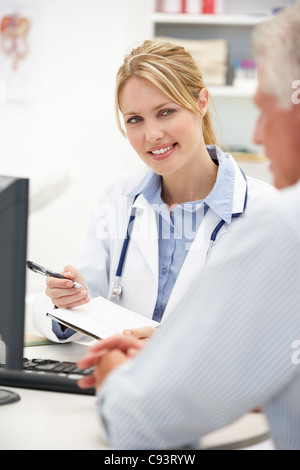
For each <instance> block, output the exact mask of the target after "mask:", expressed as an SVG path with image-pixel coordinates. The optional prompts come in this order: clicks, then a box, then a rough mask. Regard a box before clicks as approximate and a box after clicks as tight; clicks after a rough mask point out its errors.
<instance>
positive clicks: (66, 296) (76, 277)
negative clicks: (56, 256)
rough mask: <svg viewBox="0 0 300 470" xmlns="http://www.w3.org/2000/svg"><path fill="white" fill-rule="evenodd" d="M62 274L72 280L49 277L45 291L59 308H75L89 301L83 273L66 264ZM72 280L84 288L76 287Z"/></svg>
mask: <svg viewBox="0 0 300 470" xmlns="http://www.w3.org/2000/svg"><path fill="white" fill-rule="evenodd" d="M61 274H63V276H65V277H66V278H68V279H70V281H69V280H66V279H57V278H55V277H50V276H48V277H47V281H46V285H47V287H46V291H45V292H46V294H47V295H48V297H50V299H51V301H52V303H53V304H54V305H56V307H58V308H73V307H78V306H79V305H83V304H86V303H87V302H89V300H90V299H89V296H88V290H87V288H86V284H85V280H84V277H83V276H82V274H81V273H80V272H79V271H78V270H77V269H75V268H73V267H72V266H66V267H65V269H64V271H63V272H62V273H61ZM72 281H75V282H78V283H79V284H80V285H81V286H82V287H84V289H79V288H77V287H74V284H73V282H72Z"/></svg>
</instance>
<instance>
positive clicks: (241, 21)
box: [151, 11, 265, 26]
mask: <svg viewBox="0 0 300 470" xmlns="http://www.w3.org/2000/svg"><path fill="white" fill-rule="evenodd" d="M264 19H265V17H257V16H249V15H200V14H199V15H197V14H189V13H186V14H181V13H174V14H172V13H158V12H155V11H154V12H153V13H152V15H151V21H152V23H153V24H154V25H158V24H174V25H176V24H177V25H180V24H197V25H200V24H211V25H232V26H234V25H238V26H254V25H256V24H258V23H260V22H261V21H263V20H264Z"/></svg>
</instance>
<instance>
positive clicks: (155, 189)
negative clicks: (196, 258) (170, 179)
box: [130, 145, 235, 322]
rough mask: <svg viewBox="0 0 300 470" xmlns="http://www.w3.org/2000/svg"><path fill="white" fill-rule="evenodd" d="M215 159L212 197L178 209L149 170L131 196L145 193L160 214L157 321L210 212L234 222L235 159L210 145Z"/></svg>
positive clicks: (189, 203)
mask: <svg viewBox="0 0 300 470" xmlns="http://www.w3.org/2000/svg"><path fill="white" fill-rule="evenodd" d="M207 149H208V152H209V154H210V156H211V158H212V160H213V161H214V162H215V163H216V164H217V165H218V166H219V169H218V175H217V180H216V183H215V185H214V187H213V189H212V191H211V192H210V193H209V195H208V196H207V197H206V198H205V199H204V200H200V201H192V202H186V203H184V204H180V205H178V206H176V207H175V208H174V210H173V211H172V213H171V215H170V210H169V207H168V206H167V205H166V204H165V203H164V202H163V200H162V198H161V189H162V178H161V176H159V175H157V174H156V173H154V172H153V171H149V172H148V173H147V174H146V176H145V178H144V179H143V180H142V181H141V183H140V184H139V185H138V186H137V187H136V188H135V189H134V190H133V191H132V192H131V193H130V196H135V195H137V194H143V196H144V197H145V199H146V200H147V201H148V202H149V204H150V205H151V206H152V207H153V209H154V210H155V211H156V212H157V223H158V249H159V263H158V267H159V273H158V293H157V300H156V304H155V308H154V312H153V317H152V318H153V320H155V321H159V322H160V321H161V319H162V316H163V314H164V311H165V309H166V306H167V303H168V301H169V298H170V296H171V293H172V290H173V287H174V285H175V282H176V279H177V277H178V275H179V272H180V269H181V267H182V265H183V262H184V260H185V257H186V255H187V253H188V251H189V248H190V246H191V244H192V242H193V240H194V237H195V235H196V233H197V231H198V229H199V227H200V225H201V223H202V221H203V219H204V217H205V215H206V213H207V211H208V210H209V209H211V210H213V211H214V212H215V213H217V214H218V215H219V217H220V218H221V219H223V220H224V221H225V222H227V223H230V222H231V215H232V206H233V195H234V176H235V170H234V165H233V162H232V160H230V159H229V158H228V156H227V154H224V153H223V152H222V151H221V150H220V149H219V148H218V147H216V146H214V145H212V146H207Z"/></svg>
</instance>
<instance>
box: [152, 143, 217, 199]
mask: <svg viewBox="0 0 300 470" xmlns="http://www.w3.org/2000/svg"><path fill="white" fill-rule="evenodd" d="M206 153H207V155H205V156H204V158H201V159H198V160H197V162H196V163H195V164H193V165H192V166H190V167H189V168H182V169H181V170H180V171H178V172H176V173H172V174H170V175H164V176H163V182H162V192H161V197H162V200H163V201H164V203H165V204H167V205H168V206H170V207H171V206H173V205H174V204H183V203H184V202H189V201H198V200H201V199H205V198H206V196H208V194H209V193H210V192H211V191H212V189H213V187H214V185H215V182H216V179H217V174H218V166H217V165H216V164H215V163H214V162H213V160H212V159H211V157H210V155H209V153H208V152H207V150H206Z"/></svg>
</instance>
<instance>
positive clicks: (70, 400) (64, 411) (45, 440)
mask: <svg viewBox="0 0 300 470" xmlns="http://www.w3.org/2000/svg"><path fill="white" fill-rule="evenodd" d="M86 349H87V348H86V346H83V345H80V344H72V343H69V344H62V345H54V346H39V347H31V348H25V353H24V355H25V356H26V357H28V358H45V359H50V358H51V359H57V360H65V361H72V362H76V361H77V359H78V358H80V357H82V356H83V355H84V354H85V352H86ZM0 388H6V389H9V390H13V391H15V392H16V393H18V394H19V395H20V397H21V400H20V401H19V402H17V403H12V404H9V405H3V406H0V423H1V425H0V450H23V449H24V450H59V449H66V450H73V449H74V450H80V449H86V450H101V449H102V450H103V449H109V447H108V446H107V445H106V444H105V443H104V442H103V440H101V425H100V422H99V420H98V417H97V411H96V398H95V397H93V396H85V395H74V394H66V393H56V392H45V391H37V390H29V389H17V388H15V389H13V388H11V387H2V386H0ZM267 432H268V426H267V423H266V421H265V418H264V416H263V415H262V414H260V413H258V414H257V413H249V414H247V415H245V416H244V417H242V418H241V419H240V420H238V421H237V422H236V423H234V424H232V425H230V426H228V427H226V428H224V429H222V430H219V431H217V432H215V433H212V434H210V435H208V436H206V437H205V438H204V439H203V441H202V442H203V444H204V447H205V448H211V447H216V448H218V447H220V446H221V447H222V446H224V445H230V446H232V444H233V443H236V444H237V445H236V446H235V445H234V444H233V447H237V448H240V447H241V445H240V444H241V443H245V444H244V445H243V447H245V446H248V445H250V444H251V443H252V444H253V443H255V442H256V441H258V444H257V447H256V446H255V447H254V448H263V449H272V448H273V445H272V442H271V441H269V440H265V439H261V436H264V435H265V433H267ZM261 441H262V442H261Z"/></svg>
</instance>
